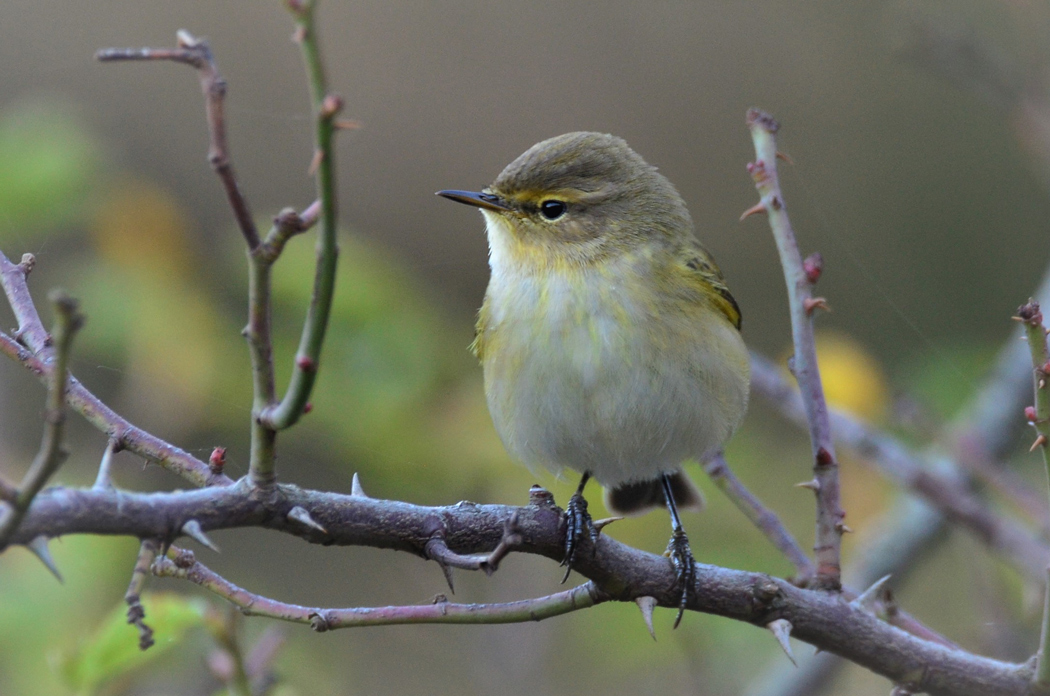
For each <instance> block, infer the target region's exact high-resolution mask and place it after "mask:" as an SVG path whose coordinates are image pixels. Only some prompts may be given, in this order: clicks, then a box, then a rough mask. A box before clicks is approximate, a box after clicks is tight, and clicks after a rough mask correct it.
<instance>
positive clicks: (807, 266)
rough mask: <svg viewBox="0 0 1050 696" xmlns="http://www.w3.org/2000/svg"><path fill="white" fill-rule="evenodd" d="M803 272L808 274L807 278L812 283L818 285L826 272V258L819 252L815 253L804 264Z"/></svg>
mask: <svg viewBox="0 0 1050 696" xmlns="http://www.w3.org/2000/svg"><path fill="white" fill-rule="evenodd" d="M802 270H803V271H805V272H806V278H808V279H809V282H810V283H816V282H817V281H818V280H820V275H821V274H822V273H823V272H824V257H823V256H821V255H820V252H819V251H815V252H813V253H812V254H810V255H809V256H807V257H806V260H805V261H803V262H802Z"/></svg>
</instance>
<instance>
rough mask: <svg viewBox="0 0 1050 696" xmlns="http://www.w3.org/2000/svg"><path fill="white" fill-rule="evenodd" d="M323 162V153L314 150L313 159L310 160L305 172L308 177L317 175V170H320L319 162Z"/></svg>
mask: <svg viewBox="0 0 1050 696" xmlns="http://www.w3.org/2000/svg"><path fill="white" fill-rule="evenodd" d="M323 161H324V151H323V150H314V157H313V159H312V160H310V168H309V169H307V170H306V173H307V174H308V175H309V176H313V175H314V174H316V173H317V170H318V169H320V168H321V162H323Z"/></svg>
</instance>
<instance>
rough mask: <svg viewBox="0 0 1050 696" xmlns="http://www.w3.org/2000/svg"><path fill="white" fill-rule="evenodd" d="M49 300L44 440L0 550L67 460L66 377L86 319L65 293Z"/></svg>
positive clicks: (6, 521) (1, 524)
mask: <svg viewBox="0 0 1050 696" xmlns="http://www.w3.org/2000/svg"><path fill="white" fill-rule="evenodd" d="M49 298H50V300H51V303H52V306H53V308H54V311H55V327H54V328H53V329H52V330H51V344H52V346H53V348H51V350H50V352H51V356H49V357H51V362H52V367H51V380H50V383H49V384H48V390H47V406H46V409H45V411H44V436H43V440H42V441H41V443H40V449H39V451H38V452H37V455H36V457H35V458H34V459H33V463H32V465H31V466H30V467H29V471H27V472H26V475H25V477H24V478H23V479H22V483H21V485H19V487H18V493H17V494H16V496H15V500H14V503H13V504H12V506H11V508H10V509H9V511H8V514H7V515H6V516H5V517H4V518H3V520H2V521H0V549H3V548H4V547H5V546H6V545H7V541H8V539H10V538H11V535H12V534H13V533H14V532H15V530H16V529H17V528H18V525H19V524H20V523H21V521H22V518H23V517H24V516H25V514H26V510H28V509H29V505H30V504H31V503H32V502H33V498H35V497H36V494H37V493H39V492H40V490H41V489H42V488H43V487H44V484H46V483H47V481H48V479H50V478H51V476H52V475H53V474H54V473H55V472H56V471H58V467H60V466H62V462H64V461H65V459H66V456H67V452H66V451H65V449H63V447H62V433H63V431H64V430H65V421H66V409H65V406H66V375H67V374H68V372H69V353H70V349H71V348H72V346H73V336H74V335H76V332H77V331H78V330H79V329H80V327H81V325H82V324H83V323H84V317H83V316H82V315H81V314H80V313H79V312H78V311H77V303H76V300H74V299H72V298H71V297H69V296H68V295H66V294H65V293H63V292H62V291H60V290H55V291H52V292H51V294H50V295H49Z"/></svg>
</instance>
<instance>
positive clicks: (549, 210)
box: [540, 201, 569, 220]
mask: <svg viewBox="0 0 1050 696" xmlns="http://www.w3.org/2000/svg"><path fill="white" fill-rule="evenodd" d="M568 209H569V206H567V205H565V203H564V202H563V201H543V202H542V203H540V214H541V215H543V217H545V218H547V219H548V220H557V219H558V218H560V217H561V216H562V215H564V214H565V211H566V210H568Z"/></svg>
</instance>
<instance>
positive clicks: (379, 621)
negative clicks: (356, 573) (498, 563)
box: [154, 548, 609, 632]
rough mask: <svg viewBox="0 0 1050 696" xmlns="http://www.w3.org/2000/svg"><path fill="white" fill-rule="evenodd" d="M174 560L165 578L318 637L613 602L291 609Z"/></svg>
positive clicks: (522, 617)
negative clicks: (304, 628)
mask: <svg viewBox="0 0 1050 696" xmlns="http://www.w3.org/2000/svg"><path fill="white" fill-rule="evenodd" d="M169 555H170V556H171V558H170V559H168V558H166V559H162V560H161V561H159V562H158V563H157V565H156V566H155V568H154V572H155V573H156V574H157V575H158V576H161V577H170V578H180V579H182V580H189V581H190V582H192V583H195V584H197V585H199V586H201V587H203V588H204V589H206V590H209V591H211V592H214V593H215V594H217V595H219V596H220V597H223V598H224V599H226V600H227V601H229V602H231V603H232V604H234V605H235V606H237V607H239V608H240V609H241V611H242V612H243V613H244V614H245V615H246V616H267V617H269V618H272V619H280V620H282V621H292V622H295V623H302V624H308V625H309V626H310V627H311V628H313V629H314V630H315V631H318V632H324V631H331V630H334V629H337V628H358V627H362V626H393V625H397V624H430V623H443V624H498V623H521V622H524V621H542V620H543V619H548V618H551V617H552V616H560V615H562V614H567V613H569V612H572V611H577V610H579V609H587V608H589V607H592V606H594V605H596V604H600V603H602V602H605V601H608V599H609V598H608V597H607V596H605V595H603V594H602V593H601V592H600V591H599V590H598V589H597V587H595V585H594V583H592V582H588V583H584V584H583V585H580V586H579V587H574V588H573V589H571V590H567V591H565V592H558V593H556V594H552V595H547V596H546V597H537V598H535V599H525V600H520V601H517V602H505V603H498V604H453V603H451V602H449V601H448V600H447V599H444V598H443V597H441V596H439V598H438V599H437V600H436V601H435V602H434V603H432V604H421V605H410V606H394V607H354V608H348V609H326V608H323V607H304V606H300V605H298V604H287V603H285V602H279V601H277V600H275V599H270V598H268V597H263V596H261V595H257V594H253V593H251V592H249V591H247V590H245V589H243V588H241V587H238V586H237V585H234V584H233V583H232V582H230V581H229V580H226V579H225V578H223V577H222V576H220V575H219V574H217V573H215V572H214V571H212V570H210V569H208V568H207V567H205V566H204V565H203V564H201V563H199V562H197V561H196V559H195V558H194V557H193V554H192V552H190V551H185V550H182V549H175V548H173V549H172V550H171V552H170V554H169Z"/></svg>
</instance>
